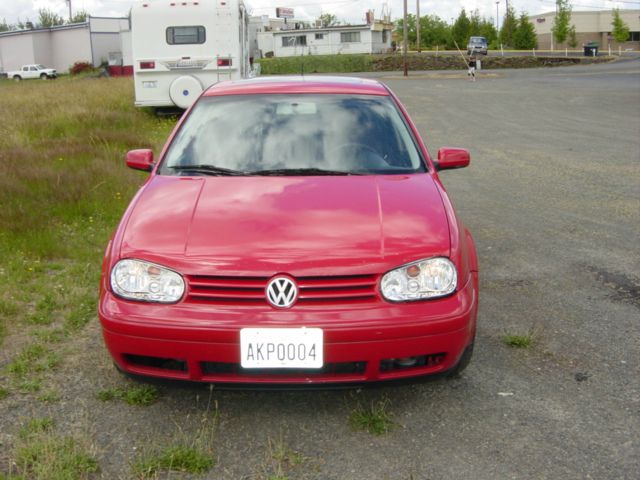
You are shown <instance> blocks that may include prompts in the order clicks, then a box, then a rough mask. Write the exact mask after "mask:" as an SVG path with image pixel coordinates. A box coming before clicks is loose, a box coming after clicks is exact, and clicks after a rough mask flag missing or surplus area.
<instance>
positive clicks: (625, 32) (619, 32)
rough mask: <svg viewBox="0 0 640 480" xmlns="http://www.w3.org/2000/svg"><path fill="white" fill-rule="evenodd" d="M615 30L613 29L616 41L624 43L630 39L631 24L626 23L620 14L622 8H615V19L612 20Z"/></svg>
mask: <svg viewBox="0 0 640 480" xmlns="http://www.w3.org/2000/svg"><path fill="white" fill-rule="evenodd" d="M611 26H612V27H613V30H612V31H611V33H612V35H613V38H614V39H615V41H616V42H618V43H622V42H626V41H627V40H629V25H627V24H626V23H624V21H623V20H622V17H621V16H620V10H618V9H617V8H614V9H613V21H612V22H611Z"/></svg>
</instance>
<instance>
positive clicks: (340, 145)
mask: <svg viewBox="0 0 640 480" xmlns="http://www.w3.org/2000/svg"><path fill="white" fill-rule="evenodd" d="M425 170H426V169H425V166H424V163H423V161H422V159H421V157H420V154H419V153H418V149H417V147H416V144H415V143H414V139H413V137H412V135H411V133H410V130H409V128H408V127H407V125H406V124H405V122H404V121H403V119H402V116H401V114H400V112H399V111H398V109H397V107H396V105H395V103H394V102H393V100H392V99H391V97H387V96H373V95H333V94H319V95H316V94H298V95H277V94H272V95H227V96H212V97H203V98H201V99H200V100H199V102H198V104H197V105H196V106H195V107H194V109H193V110H192V112H191V114H190V115H189V117H188V118H187V119H186V120H185V122H184V124H183V125H182V127H181V129H180V131H179V132H178V133H177V135H176V137H175V138H174V140H173V142H172V144H171V146H170V148H169V150H168V153H167V155H166V156H165V158H164V161H163V163H162V166H161V168H160V170H159V173H160V174H163V175H322V174H334V175H336V174H338V175H339V174H394V173H415V172H424V171H425Z"/></svg>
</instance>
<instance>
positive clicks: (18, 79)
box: [13, 75, 22, 82]
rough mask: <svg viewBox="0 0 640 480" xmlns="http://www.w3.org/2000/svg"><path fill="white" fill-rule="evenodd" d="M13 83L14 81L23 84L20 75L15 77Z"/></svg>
mask: <svg viewBox="0 0 640 480" xmlns="http://www.w3.org/2000/svg"><path fill="white" fill-rule="evenodd" d="M13 81H14V82H21V81H22V77H21V76H20V75H15V76H14V77H13Z"/></svg>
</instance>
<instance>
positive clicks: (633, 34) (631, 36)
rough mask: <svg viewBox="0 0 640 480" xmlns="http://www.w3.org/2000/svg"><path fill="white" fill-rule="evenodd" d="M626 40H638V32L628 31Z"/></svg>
mask: <svg viewBox="0 0 640 480" xmlns="http://www.w3.org/2000/svg"><path fill="white" fill-rule="evenodd" d="M627 42H640V32H629V39H628V40H627Z"/></svg>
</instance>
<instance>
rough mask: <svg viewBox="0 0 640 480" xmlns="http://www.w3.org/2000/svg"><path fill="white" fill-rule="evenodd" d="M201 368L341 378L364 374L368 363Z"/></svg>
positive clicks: (215, 365)
mask: <svg viewBox="0 0 640 480" xmlns="http://www.w3.org/2000/svg"><path fill="white" fill-rule="evenodd" d="M200 367H201V368H202V373H203V374H204V375H247V376H254V375H255V376H261V375H281V376H294V377H301V376H313V375H323V376H334V375H336V376H339V375H358V374H362V373H364V372H365V370H366V368H367V362H339V363H327V364H325V365H324V366H323V367H322V368H242V367H241V366H240V364H239V363H226V362H201V363H200Z"/></svg>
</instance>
